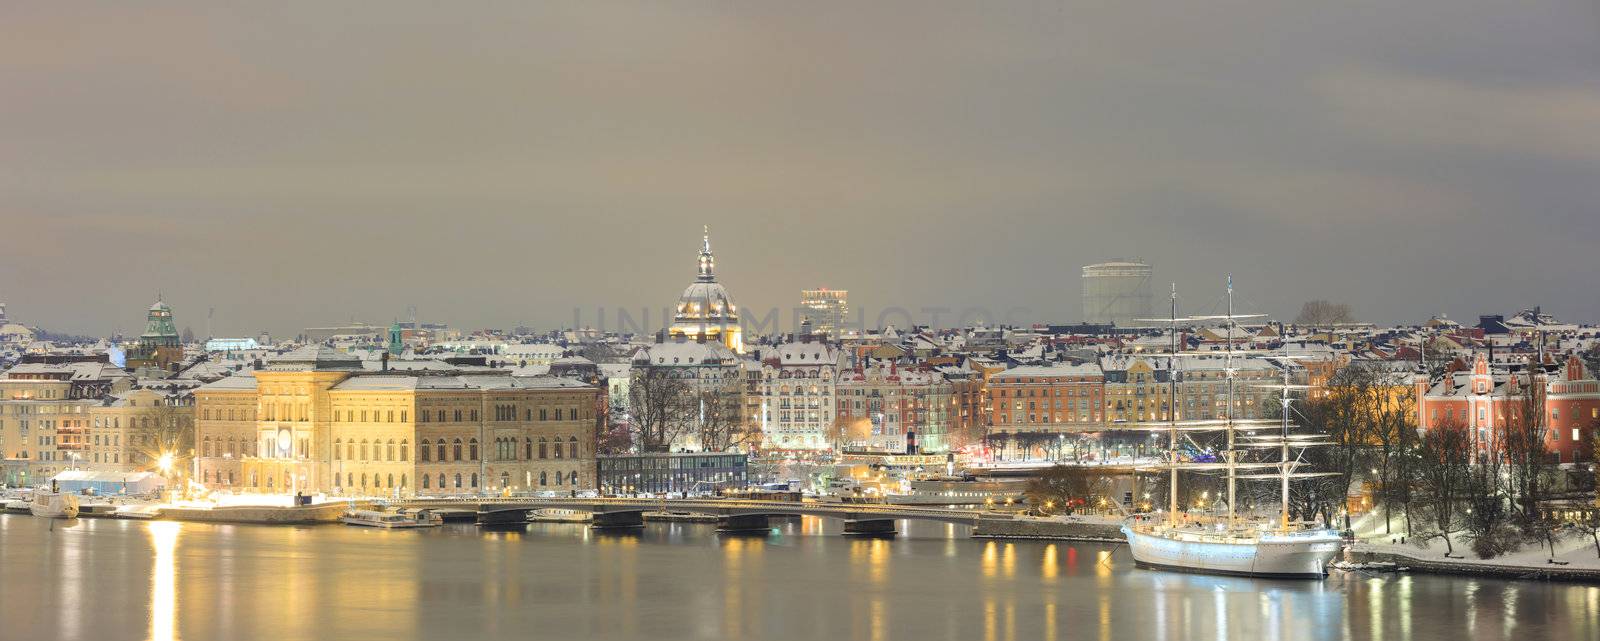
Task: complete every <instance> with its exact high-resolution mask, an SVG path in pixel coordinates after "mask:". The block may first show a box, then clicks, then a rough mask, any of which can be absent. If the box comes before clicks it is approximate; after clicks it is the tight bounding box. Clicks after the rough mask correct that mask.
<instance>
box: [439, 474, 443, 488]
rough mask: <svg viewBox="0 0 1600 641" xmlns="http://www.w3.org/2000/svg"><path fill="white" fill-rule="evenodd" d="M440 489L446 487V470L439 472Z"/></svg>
mask: <svg viewBox="0 0 1600 641" xmlns="http://www.w3.org/2000/svg"><path fill="white" fill-rule="evenodd" d="M439 489H441V490H442V489H444V472H440V473H439Z"/></svg>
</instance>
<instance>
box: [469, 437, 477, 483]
mask: <svg viewBox="0 0 1600 641" xmlns="http://www.w3.org/2000/svg"><path fill="white" fill-rule="evenodd" d="M467 445H468V449H470V450H471V453H472V458H470V459H467V460H469V461H476V460H478V439H471V440H469V441H467ZM472 487H478V484H476V483H474V484H472Z"/></svg>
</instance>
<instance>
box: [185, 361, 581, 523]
mask: <svg viewBox="0 0 1600 641" xmlns="http://www.w3.org/2000/svg"><path fill="white" fill-rule="evenodd" d="M195 398H196V405H197V410H196V411H197V416H198V418H199V420H198V425H199V429H198V431H197V435H196V442H197V444H198V447H199V450H200V463H199V466H198V467H199V480H200V481H201V482H202V483H204V484H205V485H207V486H208V487H211V488H214V489H223V490H227V489H232V490H239V491H253V492H305V493H307V494H311V493H318V492H328V493H339V494H358V495H402V496H404V495H413V494H476V493H481V492H488V491H501V490H509V491H530V490H553V491H563V492H564V491H569V490H581V489H590V488H593V487H594V471H595V468H594V445H593V444H594V430H595V425H596V420H597V419H596V417H597V410H598V408H599V403H601V402H602V401H603V395H602V391H601V390H600V389H599V388H597V387H594V386H592V385H588V384H585V383H582V382H579V381H576V380H572V379H567V378H558V377H514V376H510V375H508V374H505V373H488V374H467V373H452V372H447V373H437V372H432V373H430V372H406V373H400V372H394V371H381V372H380V371H367V370H366V369H365V368H364V366H363V364H362V362H361V361H360V360H359V359H357V358H356V357H354V356H351V355H349V354H345V353H342V352H338V351H337V350H333V349H331V348H326V347H306V348H301V349H299V350H296V351H294V352H290V353H289V354H285V355H283V356H280V357H278V358H276V359H274V360H273V361H271V362H270V363H269V364H268V365H267V366H266V367H265V368H264V369H262V370H259V371H256V372H254V375H239V376H233V377H229V378H224V379H222V380H220V381H217V382H216V383H212V384H210V385H206V386H205V387H202V388H200V389H198V390H196V391H195Z"/></svg>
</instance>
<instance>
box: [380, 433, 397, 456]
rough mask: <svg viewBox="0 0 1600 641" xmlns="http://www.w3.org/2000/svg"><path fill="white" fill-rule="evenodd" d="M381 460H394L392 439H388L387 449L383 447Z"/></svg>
mask: <svg viewBox="0 0 1600 641" xmlns="http://www.w3.org/2000/svg"><path fill="white" fill-rule="evenodd" d="M383 460H385V461H393V460H396V459H395V457H394V439H392V438H391V439H389V445H388V446H387V447H385V448H384V450H383Z"/></svg>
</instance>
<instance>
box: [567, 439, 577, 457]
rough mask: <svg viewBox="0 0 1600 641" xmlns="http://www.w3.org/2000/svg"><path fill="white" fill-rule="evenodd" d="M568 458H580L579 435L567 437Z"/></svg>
mask: <svg viewBox="0 0 1600 641" xmlns="http://www.w3.org/2000/svg"><path fill="white" fill-rule="evenodd" d="M567 458H578V437H576V436H569V437H567Z"/></svg>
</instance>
